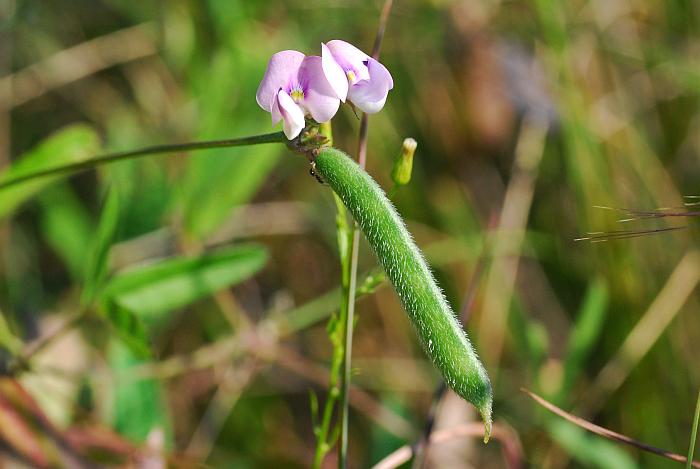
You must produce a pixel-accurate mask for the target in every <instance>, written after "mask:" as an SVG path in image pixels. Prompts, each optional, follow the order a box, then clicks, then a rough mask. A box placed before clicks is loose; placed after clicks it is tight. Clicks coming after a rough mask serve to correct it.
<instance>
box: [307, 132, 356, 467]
mask: <svg viewBox="0 0 700 469" xmlns="http://www.w3.org/2000/svg"><path fill="white" fill-rule="evenodd" d="M319 132H320V134H321V135H323V136H324V137H326V144H327V145H333V129H332V127H331V123H330V122H324V123H322V124H321V125H320V127H319ZM334 200H335V206H336V209H337V213H336V230H337V238H338V254H339V258H340V267H341V288H340V295H341V298H342V300H341V304H340V311H339V314H338V315H337V316H336V315H333V316H332V317H331V319H330V320H329V323H328V336H329V339H330V341H331V344H332V345H333V353H332V358H331V369H330V378H329V382H328V398H327V399H326V402H325V404H324V406H323V415H322V417H321V423H320V425H319V426H318V428H317V429H316V452H315V454H314V464H313V467H314V468H316V469H317V468H320V467H321V464H322V463H323V459H324V458H325V456H326V454H327V453H328V451H330V449H331V447H332V446H333V441H332V440H333V439H334V438H329V435H330V434H331V433H332V432H331V419H332V417H333V411H334V410H335V407H336V403H337V402H338V398H339V397H340V396H341V390H340V377H341V369H342V364H343V359H344V356H345V350H344V347H343V340H342V337H343V335H344V332H343V326H342V325H343V324H344V323H345V318H346V317H347V307H346V304H347V303H346V298H347V294H348V284H349V278H350V254H349V252H350V249H349V245H348V242H349V239H350V237H349V227H348V216H347V212H346V210H345V205H343V202H342V201H341V200H340V198H339V197H337V196H335V198H334Z"/></svg>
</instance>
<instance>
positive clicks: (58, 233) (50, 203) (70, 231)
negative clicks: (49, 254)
mask: <svg viewBox="0 0 700 469" xmlns="http://www.w3.org/2000/svg"><path fill="white" fill-rule="evenodd" d="M39 203H40V205H41V217H40V223H41V232H42V234H43V236H44V239H45V240H46V242H47V243H48V244H49V245H50V246H51V247H52V248H53V250H54V251H55V252H56V254H57V255H58V257H60V258H61V260H62V261H63V262H64V264H65V265H66V267H67V269H68V271H69V272H70V274H71V277H72V278H73V279H74V280H76V281H82V280H83V277H84V275H85V246H89V245H90V240H91V239H92V236H93V234H94V232H95V226H94V223H93V222H92V220H91V218H90V214H89V213H88V211H87V209H86V208H85V206H84V205H83V204H82V202H81V201H80V200H79V199H78V197H77V196H76V195H75V193H74V192H73V191H72V190H71V189H70V188H69V187H68V185H67V184H58V185H57V186H56V187H53V188H51V189H49V190H46V191H45V192H43V193H42V194H41V195H40V196H39Z"/></svg>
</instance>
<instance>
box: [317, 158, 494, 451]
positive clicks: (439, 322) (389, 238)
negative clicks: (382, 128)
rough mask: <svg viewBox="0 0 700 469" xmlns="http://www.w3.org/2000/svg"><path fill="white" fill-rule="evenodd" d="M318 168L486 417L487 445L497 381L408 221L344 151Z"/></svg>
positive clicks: (419, 326) (439, 360) (447, 367)
mask: <svg viewBox="0 0 700 469" xmlns="http://www.w3.org/2000/svg"><path fill="white" fill-rule="evenodd" d="M315 170H316V174H318V176H320V177H321V178H322V179H323V180H324V181H325V182H326V183H328V184H329V185H330V186H331V188H332V189H333V190H334V191H335V192H336V193H337V194H338V195H339V196H340V198H341V199H342V200H343V202H344V203H345V205H346V206H347V208H348V209H349V210H350V212H351V213H352V215H353V217H354V218H355V220H356V221H357V223H358V224H359V225H360V228H361V229H362V232H363V233H364V234H365V237H366V238H367V241H368V242H369V244H370V246H372V248H373V249H374V252H375V253H376V255H377V257H378V258H379V261H380V262H381V264H382V266H383V267H384V270H385V271H386V273H387V276H388V277H389V279H390V280H391V282H392V283H393V285H394V288H395V290H396V292H397V294H398V295H399V297H400V298H401V301H402V303H403V306H404V308H405V309H406V311H407V312H408V316H409V318H410V319H411V322H412V323H413V326H414V328H415V330H416V332H417V334H418V337H419V339H420V342H421V344H422V345H423V348H424V349H425V352H426V353H427V354H428V356H429V357H430V359H431V360H432V362H433V363H434V364H435V366H437V368H438V369H439V370H440V372H441V373H442V376H443V377H444V378H445V381H446V382H447V384H448V385H449V386H450V387H451V388H452V389H454V391H455V392H456V393H457V394H459V395H460V396H461V397H463V398H464V399H466V400H467V401H469V402H471V403H472V404H474V406H476V408H477V409H478V410H479V412H480V413H481V416H482V418H483V420H484V426H485V429H486V431H485V435H484V441H487V440H488V437H489V434H490V432H491V406H492V402H493V394H492V390H491V382H490V381H489V378H488V375H487V374H486V370H485V369H484V367H483V365H482V364H481V362H480V361H479V358H478V357H477V355H476V352H475V351H474V348H473V347H472V345H471V343H470V342H469V338H468V337H467V334H466V333H465V332H464V329H463V328H462V326H461V324H460V323H459V321H458V319H457V317H456V316H455V314H454V312H453V311H452V308H450V306H449V304H448V303H447V300H446V299H445V295H444V294H443V293H442V290H440V287H438V286H437V283H436V282H435V279H434V277H433V274H432V273H431V272H430V269H429V267H428V264H427V263H426V262H425V259H424V258H423V255H422V254H421V252H420V250H419V249H418V247H417V246H416V244H415V242H414V241H413V239H412V238H411V235H410V234H409V232H408V230H407V229H406V225H405V224H404V222H403V220H402V219H401V217H400V216H399V214H398V213H397V211H396V209H395V208H394V206H393V205H392V204H391V202H390V201H389V199H387V197H386V194H384V191H383V190H382V189H381V188H380V187H379V185H378V184H377V183H376V182H375V181H374V179H372V178H371V177H370V176H369V175H368V174H367V173H366V172H365V171H364V170H362V169H361V168H360V167H359V166H358V165H357V164H356V163H355V162H354V161H353V160H352V159H351V158H350V157H348V156H347V155H346V154H345V153H343V152H342V151H340V150H336V149H335V148H323V149H321V150H320V151H319V152H318V155H317V157H316V160H315Z"/></svg>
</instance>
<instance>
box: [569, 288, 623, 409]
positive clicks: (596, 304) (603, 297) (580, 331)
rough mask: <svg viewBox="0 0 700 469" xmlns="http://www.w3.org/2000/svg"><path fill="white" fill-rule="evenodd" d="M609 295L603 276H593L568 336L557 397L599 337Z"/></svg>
mask: <svg viewBox="0 0 700 469" xmlns="http://www.w3.org/2000/svg"><path fill="white" fill-rule="evenodd" d="M609 296H610V295H609V293H608V286H607V284H606V283H605V281H604V280H603V279H601V278H596V279H594V280H593V281H591V283H590V285H589V287H588V290H587V291H586V296H585V298H584V300H583V304H582V306H581V310H580V312H579V315H578V319H577V321H576V325H575V326H574V328H573V330H572V332H571V335H570V337H569V342H568V347H567V351H566V355H565V358H564V381H563V383H562V386H561V391H560V392H559V397H560V398H562V397H563V396H564V395H566V394H568V391H569V390H570V389H571V387H572V386H573V384H574V382H575V380H576V377H577V376H579V374H580V373H581V370H582V369H583V368H584V365H585V363H586V359H587V358H588V356H589V355H590V354H591V352H592V351H593V349H594V347H595V344H596V341H597V340H598V338H599V337H600V334H601V332H602V330H603V324H604V322H605V315H606V312H607V310H608V303H609Z"/></svg>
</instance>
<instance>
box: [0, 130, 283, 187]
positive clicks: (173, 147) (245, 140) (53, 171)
mask: <svg viewBox="0 0 700 469" xmlns="http://www.w3.org/2000/svg"><path fill="white" fill-rule="evenodd" d="M286 142H287V139H286V137H285V136H284V133H282V132H274V133H271V134H263V135H253V136H251V137H242V138H234V139H228V140H209V141H204V142H189V143H174V144H166V145H154V146H150V147H145V148H138V149H136V150H128V151H121V152H116V153H108V154H105V155H100V156H96V157H93V158H90V159H87V160H84V161H79V162H77V163H71V164H67V165H64V166H59V167H56V168H47V169H42V170H40V171H35V172H31V173H27V174H22V175H19V176H15V177H10V178H8V179H5V180H3V181H0V189H5V188H8V187H11V186H15V185H17V184H20V183H23V182H27V181H30V180H33V179H38V178H42V177H47V176H65V175H67V174H73V173H79V172H81V171H85V170H88V169H91V168H94V167H96V166H101V165H103V164H109V163H114V162H117V161H122V160H127V159H132V158H139V157H142V156H147V155H157V154H162V153H176V152H185V151H193V150H206V149H210V148H229V147H240V146H245V145H259V144H262V143H286Z"/></svg>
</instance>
